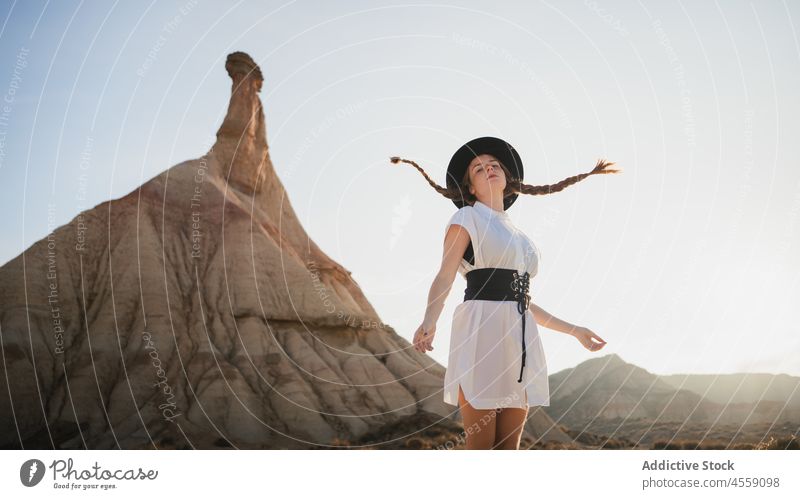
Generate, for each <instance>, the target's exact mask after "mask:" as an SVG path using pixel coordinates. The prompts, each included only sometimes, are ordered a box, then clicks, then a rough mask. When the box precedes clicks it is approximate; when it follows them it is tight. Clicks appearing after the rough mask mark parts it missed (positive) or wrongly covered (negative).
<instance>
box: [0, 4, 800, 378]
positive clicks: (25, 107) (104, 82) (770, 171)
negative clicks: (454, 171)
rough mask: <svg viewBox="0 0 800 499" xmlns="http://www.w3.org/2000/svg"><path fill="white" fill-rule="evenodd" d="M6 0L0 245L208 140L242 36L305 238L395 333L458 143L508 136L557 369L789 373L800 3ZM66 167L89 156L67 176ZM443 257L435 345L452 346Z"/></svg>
mask: <svg viewBox="0 0 800 499" xmlns="http://www.w3.org/2000/svg"><path fill="white" fill-rule="evenodd" d="M488 5H489V4H487V3H486V2H478V1H471V2H438V3H435V4H417V3H412V2H402V1H360V2H356V1H351V2H323V1H318V2H286V3H283V2H238V3H234V2H211V1H207V0H199V1H194V0H186V1H176V2H159V3H157V4H156V3H155V2H154V3H152V4H147V3H145V2H133V1H128V2H116V3H115V2H106V1H92V2H77V1H75V2H67V1H63V2H62V1H58V2H35V1H26V2H3V3H2V12H1V13H0V15H2V19H3V21H2V22H3V24H2V27H0V51H1V54H2V59H0V60H2V66H1V67H0V92H2V94H3V99H4V102H3V106H0V194H2V195H0V210H2V213H3V214H4V216H3V217H2V222H0V224H2V225H0V227H2V230H0V238H2V239H0V242H1V243H2V244H1V245H0V264H2V263H5V262H7V261H8V260H10V259H12V258H13V257H15V256H16V255H18V254H19V253H21V252H22V251H23V250H24V249H26V248H28V247H29V246H30V245H31V244H32V243H33V242H35V241H37V240H39V239H41V238H43V237H45V236H46V235H47V233H48V232H50V230H51V229H52V228H53V227H55V226H58V225H61V224H64V223H66V222H68V221H69V220H71V219H72V218H73V217H74V216H75V215H76V214H77V213H79V212H80V211H81V210H84V209H88V208H91V207H93V206H95V205H96V204H98V203H101V202H103V201H106V200H108V199H112V198H118V197H120V196H123V195H125V194H127V193H128V192H130V191H132V190H133V189H135V188H136V187H137V186H138V185H140V184H141V183H143V182H145V181H146V180H148V179H150V178H152V177H153V176H155V175H157V174H158V173H160V172H161V171H163V170H165V169H167V168H168V167H170V166H172V165H174V164H176V163H178V162H181V161H183V160H186V159H190V158H196V157H198V156H200V155H202V154H203V153H204V152H205V151H207V150H208V148H209V147H210V146H211V144H212V143H213V139H214V134H215V132H216V130H217V128H218V127H219V124H220V122H221V119H222V117H223V116H224V113H225V110H226V108H227V104H228V97H229V95H230V79H229V77H228V75H227V74H226V73H225V71H224V68H223V65H224V61H225V57H226V56H227V54H228V53H230V52H233V51H235V50H242V51H245V52H247V53H249V54H250V55H251V56H252V57H253V58H254V59H255V60H256V61H257V62H258V64H259V65H260V67H261V70H262V72H263V74H264V77H265V82H264V88H263V89H262V92H261V99H262V101H263V103H264V108H265V112H266V119H267V138H268V141H269V144H270V152H271V154H272V159H273V161H274V163H275V167H276V169H277V172H278V174H279V176H280V178H281V180H282V181H283V182H284V184H285V186H286V189H287V191H288V193H289V196H290V200H291V203H292V205H293V206H294V209H295V210H296V211H297V213H298V215H299V217H300V219H301V221H302V223H303V225H304V226H305V228H306V229H307V230H308V232H309V234H310V235H311V237H312V238H313V239H314V240H315V241H316V242H317V243H318V244H319V245H320V247H322V248H323V249H324V250H325V251H326V252H328V254H329V255H331V256H332V257H333V258H334V259H336V260H337V261H338V262H340V263H341V264H342V265H344V266H345V267H346V268H347V269H349V270H350V271H352V275H353V277H354V279H355V280H356V281H357V282H358V283H359V284H360V285H361V287H362V288H363V290H364V291H365V293H366V295H367V297H368V299H369V300H370V301H371V302H372V303H373V305H374V306H375V307H376V308H377V310H378V312H379V314H380V316H381V318H382V319H383V320H384V321H385V322H387V323H388V324H390V325H392V326H393V327H394V328H395V329H396V330H397V331H398V332H399V333H400V334H401V335H403V336H404V337H406V338H408V339H409V340H410V339H411V337H412V334H413V332H414V330H415V329H416V327H417V326H418V325H419V323H420V322H421V320H422V318H423V315H424V311H425V306H426V299H427V295H428V290H429V287H430V284H431V281H432V279H433V277H434V275H435V273H436V271H437V270H438V266H439V264H440V260H441V254H442V242H443V238H444V231H445V223H446V222H447V220H448V218H449V217H450V216H451V215H452V213H453V212H454V210H455V209H456V208H455V206H454V205H453V204H452V203H451V202H450V201H449V200H446V199H444V198H443V197H441V196H440V195H438V194H437V193H436V192H435V191H434V190H433V189H432V188H431V187H430V186H429V185H428V184H427V182H425V180H424V179H423V178H422V176H421V175H420V174H419V173H418V172H417V171H416V170H414V169H413V168H411V167H410V166H408V165H392V164H390V163H389V161H388V158H389V157H390V156H393V155H400V156H403V157H406V158H409V159H413V160H416V161H418V162H420V163H421V164H422V165H423V166H424V167H425V168H426V169H427V171H428V172H429V173H430V174H431V176H432V177H433V178H434V179H436V180H437V182H439V183H440V184H442V185H443V184H444V180H445V175H444V172H445V168H446V165H447V162H448V160H449V158H450V156H451V155H452V153H453V152H454V151H455V149H456V148H458V146H460V145H461V144H462V143H464V142H466V141H467V140H469V139H471V138H474V137H477V136H482V135H495V136H500V137H503V138H505V139H506V140H508V141H509V142H511V143H512V144H514V145H515V147H516V148H517V149H518V150H519V151H520V153H521V155H522V158H523V161H524V164H525V170H526V176H525V181H526V182H527V183H532V184H545V183H555V182H558V181H559V180H562V179H563V178H566V177H569V176H572V175H576V174H578V173H583V172H586V171H589V170H590V169H591V168H592V167H593V166H594V164H595V162H596V160H597V159H598V158H600V157H606V158H609V159H610V160H612V161H616V162H617V167H619V168H621V169H623V170H624V171H623V173H621V174H617V175H598V176H591V177H589V178H588V179H586V180H584V181H583V182H580V183H579V184H577V185H574V186H572V187H570V188H568V189H566V190H565V191H563V192H560V193H557V194H551V195H548V196H521V197H520V199H518V200H517V202H516V204H515V205H514V206H513V207H512V208H511V209H510V211H509V214H510V216H511V217H512V220H514V222H515V223H516V224H517V225H518V227H519V228H520V229H522V230H523V231H525V232H526V233H527V234H528V235H529V236H530V237H531V238H532V239H533V240H534V241H535V243H536V244H537V246H538V247H539V249H540V250H541V253H542V261H541V263H540V270H539V274H538V275H537V276H536V277H535V279H534V280H533V283H532V290H531V291H532V295H533V299H534V301H535V302H537V303H538V304H539V305H541V306H542V307H543V308H544V309H545V310H548V311H549V312H552V313H553V314H555V315H556V316H558V317H560V318H563V319H565V320H567V321H570V322H573V323H576V324H579V325H585V326H587V327H590V328H591V329H592V330H594V331H595V332H596V333H597V334H599V335H600V336H602V337H603V338H605V339H606V340H607V341H608V345H607V346H606V348H605V349H604V350H602V351H600V352H599V353H590V352H588V351H587V350H585V349H584V348H583V347H581V346H580V345H579V343H578V342H577V341H575V340H574V339H573V338H571V337H567V336H565V335H563V334H560V333H557V332H554V331H552V330H549V329H545V328H541V327H540V333H541V334H542V338H543V342H544V346H545V350H546V354H547V362H548V367H549V370H550V371H551V372H555V371H558V370H560V369H563V368H566V367H571V366H573V365H575V364H577V363H578V362H581V361H583V360H585V359H587V358H590V357H594V356H598V355H603V354H606V353H617V354H619V355H620V356H621V357H622V358H623V359H625V360H626V361H628V362H632V363H635V364H637V365H639V366H641V367H644V368H645V369H648V370H650V371H652V372H655V373H682V372H693V373H727V372H737V371H752V372H786V373H790V374H794V375H800V361H799V360H798V359H800V326H798V320H797V319H798V307H797V304H798V303H800V290H799V289H798V278H799V277H800V256H798V255H800V251H798V249H800V162H799V161H798V158H800V151H799V150H798V149H800V141H799V140H798V138H799V137H800V126H798V125H800V99H799V97H800V94H798V91H797V89H798V88H800V42H798V38H799V37H800V35H798V29H800V5H799V4H798V3H797V2H787V1H763V2H736V1H726V2H716V1H709V2H688V1H683V2H681V1H678V2H655V1H648V2H640V1H614V2H611V1H605V0H596V1H587V2H584V1H575V2H554V1H553V2H527V1H526V2H523V1H519V2H501V3H497V2H495V3H493V4H491V6H492V8H494V9H495V10H493V11H491V12H490V11H487V10H485V9H486V8H488V7H487V6H488ZM81 173H84V174H85V175H84V177H83V178H84V179H85V180H83V181H82V180H81ZM464 286H465V281H464V280H463V278H461V277H460V276H457V277H456V281H455V283H454V286H453V290H452V292H451V294H450V296H449V297H448V300H447V305H446V307H445V309H444V311H443V313H442V316H441V318H440V320H439V322H438V329H437V336H436V340H435V342H434V347H435V350H433V352H431V353H430V354H431V355H432V356H433V357H434V358H436V360H438V361H439V362H441V363H442V364H446V362H447V352H448V344H449V339H450V335H449V333H450V325H451V318H452V313H453V309H454V307H455V306H456V305H457V304H458V303H459V302H461V301H462V300H463V290H464Z"/></svg>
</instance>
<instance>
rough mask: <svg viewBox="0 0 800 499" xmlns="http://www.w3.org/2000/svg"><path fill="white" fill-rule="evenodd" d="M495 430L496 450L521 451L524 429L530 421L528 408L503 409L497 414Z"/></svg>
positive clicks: (494, 446) (494, 445)
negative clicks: (527, 421) (526, 422)
mask: <svg viewBox="0 0 800 499" xmlns="http://www.w3.org/2000/svg"><path fill="white" fill-rule="evenodd" d="M496 419H497V424H496V429H495V441H494V444H493V448H495V449H512V450H517V449H519V441H520V439H521V438H522V428H523V427H524V426H525V421H526V420H527V419H528V408H527V407H526V408H524V409H521V408H519V407H503V408H502V409H500V411H499V413H498V414H497V418H496Z"/></svg>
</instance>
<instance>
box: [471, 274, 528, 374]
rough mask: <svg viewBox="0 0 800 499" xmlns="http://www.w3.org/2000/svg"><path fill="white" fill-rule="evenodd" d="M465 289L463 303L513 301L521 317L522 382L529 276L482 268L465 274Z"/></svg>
mask: <svg viewBox="0 0 800 499" xmlns="http://www.w3.org/2000/svg"><path fill="white" fill-rule="evenodd" d="M466 277H467V289H466V290H465V291H464V301H467V300H492V301H515V302H517V311H519V313H520V314H521V315H522V366H521V367H520V368H519V379H518V380H517V383H521V382H522V370H523V369H525V316H526V315H527V314H526V313H525V312H526V311H527V310H528V305H529V304H530V301H531V297H530V295H528V288H529V286H530V274H529V273H528V272H525V273H524V274H521V273H519V272H518V271H516V270H514V269H499V268H483V269H474V270H470V271H469V272H467V274H466Z"/></svg>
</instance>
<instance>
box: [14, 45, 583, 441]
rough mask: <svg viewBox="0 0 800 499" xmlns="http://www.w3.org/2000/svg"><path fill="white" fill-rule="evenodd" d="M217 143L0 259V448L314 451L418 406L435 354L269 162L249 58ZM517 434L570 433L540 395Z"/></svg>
mask: <svg viewBox="0 0 800 499" xmlns="http://www.w3.org/2000/svg"><path fill="white" fill-rule="evenodd" d="M225 68H226V69H227V71H228V74H229V75H230V77H231V79H232V80H233V82H232V92H231V97H230V103H229V107H228V112H227V115H226V116H225V119H224V121H223V123H222V125H221V126H220V128H219V131H218V132H217V141H216V143H215V144H214V145H213V147H212V148H211V150H209V151H208V152H207V153H206V154H205V155H203V156H202V157H200V158H198V159H194V160H189V161H185V162H182V163H180V164H177V165H175V166H173V167H171V168H169V169H167V170H166V171H164V172H163V173H161V174H160V175H158V176H156V177H154V178H152V179H150V180H149V181H147V182H146V183H144V184H143V185H142V186H140V187H139V188H137V189H135V190H134V191H132V192H131V193H129V194H128V195H126V196H124V197H121V198H119V199H115V200H111V201H107V202H104V203H101V204H99V205H97V206H95V207H94V208H92V209H89V210H86V211H84V212H82V213H80V214H79V215H77V216H76V217H75V218H74V219H72V220H71V221H70V222H69V223H67V224H66V225H63V226H61V227H59V228H57V229H56V230H54V231H53V232H52V233H51V234H49V235H48V236H47V237H46V238H44V239H42V240H40V241H38V242H36V243H34V244H33V245H31V246H30V247H29V248H28V249H26V250H25V251H24V252H23V253H22V254H20V255H19V256H17V257H16V258H15V259H13V260H11V261H10V262H8V263H7V264H6V265H4V266H3V267H2V268H0V339H1V340H2V352H1V353H2V358H3V362H4V364H3V367H4V368H3V369H2V370H0V386H2V387H3V389H2V390H0V425H2V427H0V447H4V448H19V447H25V448H56V449H59V448H65V449H80V448H90V449H108V448H162V447H177V448H203V449H207V448H215V447H235V448H312V447H318V446H330V445H336V442H340V441H351V440H352V441H356V440H357V439H358V438H359V437H360V436H361V435H364V434H367V433H374V432H375V431H376V430H378V431H379V430H380V428H381V427H382V426H384V425H389V424H394V425H395V426H396V423H397V422H398V421H399V420H402V419H403V418H410V417H413V416H418V415H419V414H420V413H429V414H432V415H434V416H435V417H439V418H447V419H449V420H450V422H453V421H460V415H459V413H458V411H456V410H454V409H455V408H454V407H453V406H448V405H446V404H444V403H443V402H442V393H441V390H442V384H443V376H444V368H443V367H442V366H441V365H439V364H437V363H436V362H434V361H433V360H432V359H431V358H430V357H428V356H427V355H423V354H420V353H418V352H416V351H415V350H414V349H413V348H411V345H410V344H409V342H407V341H406V340H405V339H403V338H402V337H401V336H399V335H398V334H397V333H396V332H395V331H394V330H392V328H390V327H388V326H386V325H384V324H383V322H382V321H381V320H380V318H379V317H378V316H377V314H376V312H375V310H374V309H373V307H372V306H371V305H370V303H369V301H368V300H367V299H366V297H365V296H364V294H363V293H362V291H361V290H360V288H359V287H358V284H356V282H354V281H353V279H352V278H351V277H350V272H349V271H348V270H347V269H346V268H344V267H343V266H341V265H340V264H338V263H337V262H335V261H333V260H332V259H331V258H329V257H328V256H327V255H326V254H325V253H324V252H323V251H322V250H321V249H320V248H319V247H318V246H317V245H316V244H315V243H314V241H312V240H311V239H310V238H309V236H308V234H306V232H305V230H304V229H303V227H302V225H301V224H300V222H299V220H298V219H297V216H296V215H295V213H294V210H293V209H292V205H291V203H290V202H289V198H288V196H287V193H286V191H285V190H284V187H283V185H282V183H281V181H280V180H279V178H278V176H277V175H276V172H275V169H274V167H273V164H272V161H271V159H270V154H269V147H268V144H267V134H266V124H265V119H264V111H263V108H262V105H261V100H260V99H259V97H258V93H259V91H260V89H261V86H262V83H263V76H262V74H261V71H260V69H259V67H258V66H257V65H256V64H255V63H254V62H253V60H252V59H251V58H250V57H249V56H248V55H247V54H244V53H241V52H235V53H232V54H230V55H229V56H228V58H227V61H226V64H225ZM526 432H527V433H526V436H527V437H532V438H534V439H538V438H541V439H551V440H560V441H570V439H569V437H567V436H566V435H565V434H564V433H563V432H561V430H560V429H559V428H558V427H556V426H554V424H553V422H552V420H551V419H550V418H549V417H548V416H547V415H546V414H545V413H544V412H543V411H541V410H532V411H531V417H530V420H529V422H528V423H527V425H526Z"/></svg>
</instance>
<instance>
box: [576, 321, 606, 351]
mask: <svg viewBox="0 0 800 499" xmlns="http://www.w3.org/2000/svg"><path fill="white" fill-rule="evenodd" d="M572 335H573V336H574V337H575V338H577V339H578V341H580V342H581V345H583V346H584V347H585V348H586V349H587V350H590V351H592V352H596V351H598V350H600V349H601V348H603V347H604V346H606V340H604V339H603V338H601V337H599V336H597V335H596V334H594V331H592V330H591V329H589V328H588V327H580V328H578V329H577V330H576V331H575V332H574V333H573V334H572ZM594 340H597V341H599V343H598V342H596V341H594Z"/></svg>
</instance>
